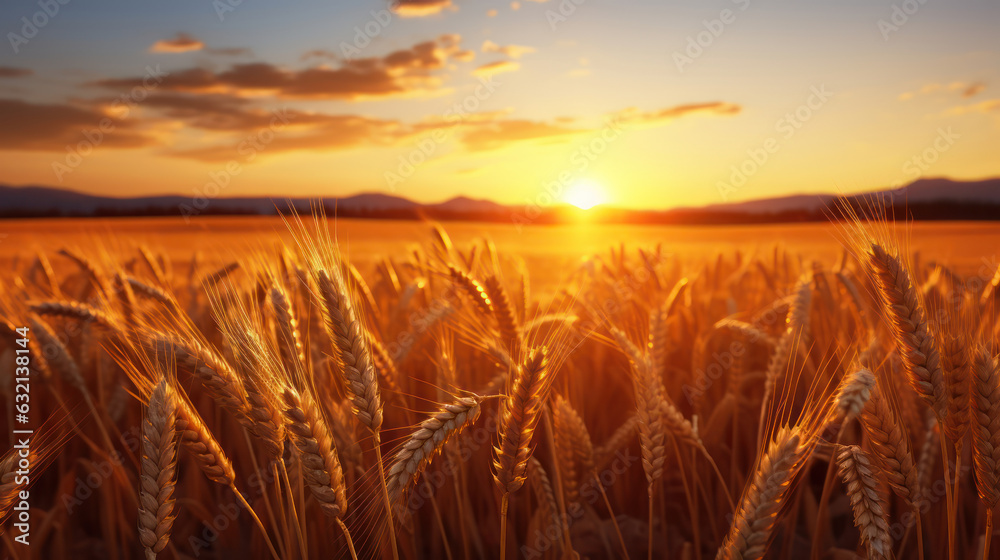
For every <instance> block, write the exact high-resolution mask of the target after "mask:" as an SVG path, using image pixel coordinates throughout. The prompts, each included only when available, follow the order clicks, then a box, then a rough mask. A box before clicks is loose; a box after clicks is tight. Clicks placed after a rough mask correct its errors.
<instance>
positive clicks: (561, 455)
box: [552, 395, 595, 505]
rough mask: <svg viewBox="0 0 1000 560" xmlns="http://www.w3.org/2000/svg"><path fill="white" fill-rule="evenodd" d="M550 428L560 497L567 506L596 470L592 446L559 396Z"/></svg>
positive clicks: (576, 500) (576, 416)
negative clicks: (561, 493)
mask: <svg viewBox="0 0 1000 560" xmlns="http://www.w3.org/2000/svg"><path fill="white" fill-rule="evenodd" d="M552 426H553V429H554V431H555V444H556V445H555V454H556V457H557V458H558V460H559V480H560V482H561V483H562V491H563V495H564V496H565V497H566V503H567V505H572V504H577V503H579V502H580V487H581V485H582V484H583V483H584V482H585V481H589V480H590V477H591V476H592V475H593V473H594V471H595V468H594V445H593V443H592V442H591V440H590V433H589V432H588V431H587V425H586V424H584V422H583V418H581V417H580V415H579V414H578V413H577V412H576V410H575V409H574V408H573V406H572V405H571V404H570V403H569V401H568V400H566V399H565V398H563V397H562V396H561V395H557V396H556V397H555V398H554V399H553V401H552Z"/></svg>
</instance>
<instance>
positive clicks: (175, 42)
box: [149, 33, 205, 53]
mask: <svg viewBox="0 0 1000 560" xmlns="http://www.w3.org/2000/svg"><path fill="white" fill-rule="evenodd" d="M204 48H205V43H202V42H201V41H199V40H198V39H195V38H194V37H192V36H190V35H188V34H187V33H178V34H177V36H176V37H174V38H173V39H162V40H160V41H157V42H155V43H153V44H152V46H150V47H149V52H155V53H182V52H189V51H200V50H202V49H204Z"/></svg>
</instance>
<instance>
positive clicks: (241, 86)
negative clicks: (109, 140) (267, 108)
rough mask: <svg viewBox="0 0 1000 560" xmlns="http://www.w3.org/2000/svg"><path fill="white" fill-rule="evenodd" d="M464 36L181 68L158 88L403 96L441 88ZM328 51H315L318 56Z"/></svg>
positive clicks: (122, 82) (126, 82)
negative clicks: (348, 56)
mask: <svg viewBox="0 0 1000 560" xmlns="http://www.w3.org/2000/svg"><path fill="white" fill-rule="evenodd" d="M460 40H461V37H460V36H458V35H442V36H440V37H438V38H437V39H435V40H432V41H424V42H422V43H418V44H416V45H413V46H412V47H410V48H408V49H401V50H397V51H394V52H391V53H389V54H387V55H386V56H384V57H381V58H378V57H370V58H359V59H354V60H345V61H339V62H337V64H336V66H334V67H331V66H328V65H323V66H315V67H311V68H306V69H303V70H290V69H287V68H282V67H279V66H275V65H273V64H270V63H267V62H253V63H246V64H234V65H232V66H230V67H229V69H227V70H225V71H211V70H207V69H204V68H189V69H184V70H177V71H175V72H172V73H171V74H170V75H168V76H166V77H165V78H164V79H163V81H162V82H161V83H160V84H159V85H158V89H159V90H160V91H177V92H202V93H228V94H236V95H268V94H269V95H276V96H278V97H282V98H290V99H291V98H295V99H305V98H311V99H349V100H358V99H364V98H373V97H392V96H396V97H402V96H411V95H415V94H420V93H429V92H433V91H436V90H439V89H440V87H441V80H440V79H439V78H437V77H435V76H434V75H433V71H434V70H438V69H440V68H443V67H444V66H445V64H446V62H447V61H448V59H449V58H451V57H453V56H455V55H456V54H458V53H459V52H461V48H460V47H459V41H460ZM322 52H323V51H311V52H310V53H307V55H310V56H315V55H316V54H317V53H322ZM141 81H142V78H123V79H106V80H100V81H97V82H93V83H92V84H91V85H95V86H99V87H103V88H108V89H114V90H122V89H128V88H132V87H135V86H136V85H141Z"/></svg>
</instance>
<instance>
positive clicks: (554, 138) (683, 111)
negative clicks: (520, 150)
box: [461, 102, 741, 152]
mask: <svg viewBox="0 0 1000 560" xmlns="http://www.w3.org/2000/svg"><path fill="white" fill-rule="evenodd" d="M740 110H741V107H740V106H739V105H735V104H732V103H722V102H711V103H693V104H687V105H677V106H674V107H667V108H665V109H659V110H656V111H645V112H644V111H639V110H638V109H635V108H628V109H623V110H621V111H616V112H613V113H611V114H610V115H608V116H609V121H610V122H611V123H613V125H614V126H615V127H622V128H651V127H655V126H664V125H666V124H668V123H670V122H671V121H674V120H676V119H678V118H681V117H684V116H688V115H694V114H699V113H703V114H709V115H718V116H729V115H735V114H738V113H739V112H740ZM501 117H502V115H497V118H495V119H493V120H492V121H486V122H481V123H476V124H475V126H469V127H467V128H468V129H469V130H468V131H467V132H465V134H464V135H463V136H462V138H461V140H462V143H463V145H464V146H465V148H466V149H468V150H469V151H473V152H476V151H485V150H494V149H497V148H502V147H506V146H507V145H510V144H514V143H519V142H530V141H545V142H561V141H567V140H569V139H571V138H573V137H575V136H580V135H585V134H595V133H596V132H597V130H596V129H593V128H572V127H571V126H570V125H571V124H572V123H574V122H576V119H573V118H571V117H558V118H555V119H553V121H552V122H550V123H548V122H539V121H529V120H516V119H503V118H501Z"/></svg>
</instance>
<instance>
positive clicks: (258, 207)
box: [0, 178, 1000, 224]
mask: <svg viewBox="0 0 1000 560" xmlns="http://www.w3.org/2000/svg"><path fill="white" fill-rule="evenodd" d="M873 201H875V202H877V203H878V207H880V208H885V211H886V214H888V215H890V216H894V217H896V218H897V219H899V218H904V217H910V218H913V219H918V220H945V219H956V220H958V219H972V220H1000V178H996V179H987V180H983V181H964V182H963V181H953V180H951V179H944V178H934V179H920V180H917V181H915V182H913V183H911V184H909V185H907V186H905V187H902V188H899V189H894V190H882V191H875V192H869V193H863V194H854V195H846V196H845V195H835V194H821V195H812V194H808V195H807V194H799V195H791V196H784V197H777V198H768V199H760V200H752V201H747V202H735V203H729V204H713V205H709V206H704V207H701V208H676V209H671V210H629V209H623V208H613V207H597V208H594V209H592V210H590V211H588V212H587V216H588V220H589V221H592V222H609V223H677V224H699V223H700V224H713V223H763V222H802V221H820V220H826V219H828V218H829V216H830V215H838V214H839V213H840V212H842V211H843V210H844V209H846V208H848V207H850V208H854V209H855V210H859V209H860V210H867V209H869V208H871V207H872V203H873ZM317 204H319V205H321V206H322V207H323V208H324V209H325V210H326V212H327V214H328V215H330V216H333V215H336V216H339V217H348V218H350V217H357V218H381V219H412V220H415V219H436V220H474V221H492V222H510V221H513V222H515V223H525V222H531V223H560V222H566V221H571V220H574V219H576V218H577V217H578V216H579V215H580V211H579V210H577V209H575V208H573V207H570V206H566V205H554V206H551V207H547V208H540V209H539V208H532V209H528V208H524V207H520V206H504V205H501V204H497V203H496V202H492V201H489V200H482V199H474V198H469V197H465V196H460V197H456V198H453V199H451V200H447V201H444V202H440V203H436V204H423V203H418V202H414V201H412V200H409V199H406V198H402V197H398V196H392V195H388V194H383V193H361V194H356V195H352V196H345V197H327V198H322V199H312V198H292V199H287V198H281V197H238V198H215V199H206V198H201V199H196V198H191V197H185V196H179V195H164V196H146V197H138V198H114V197H106V196H94V195H89V194H85V193H81V192H77V191H72V190H68V189H60V188H55V187H46V186H23V187H14V186H8V185H0V218H33V217H63V216H65V217H73V216H188V217H190V216H199V215H274V214H277V213H278V212H288V211H289V210H291V209H295V210H297V211H299V212H305V213H308V212H309V211H310V210H311V209H312V208H313V207H314V206H315V205H317Z"/></svg>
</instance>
